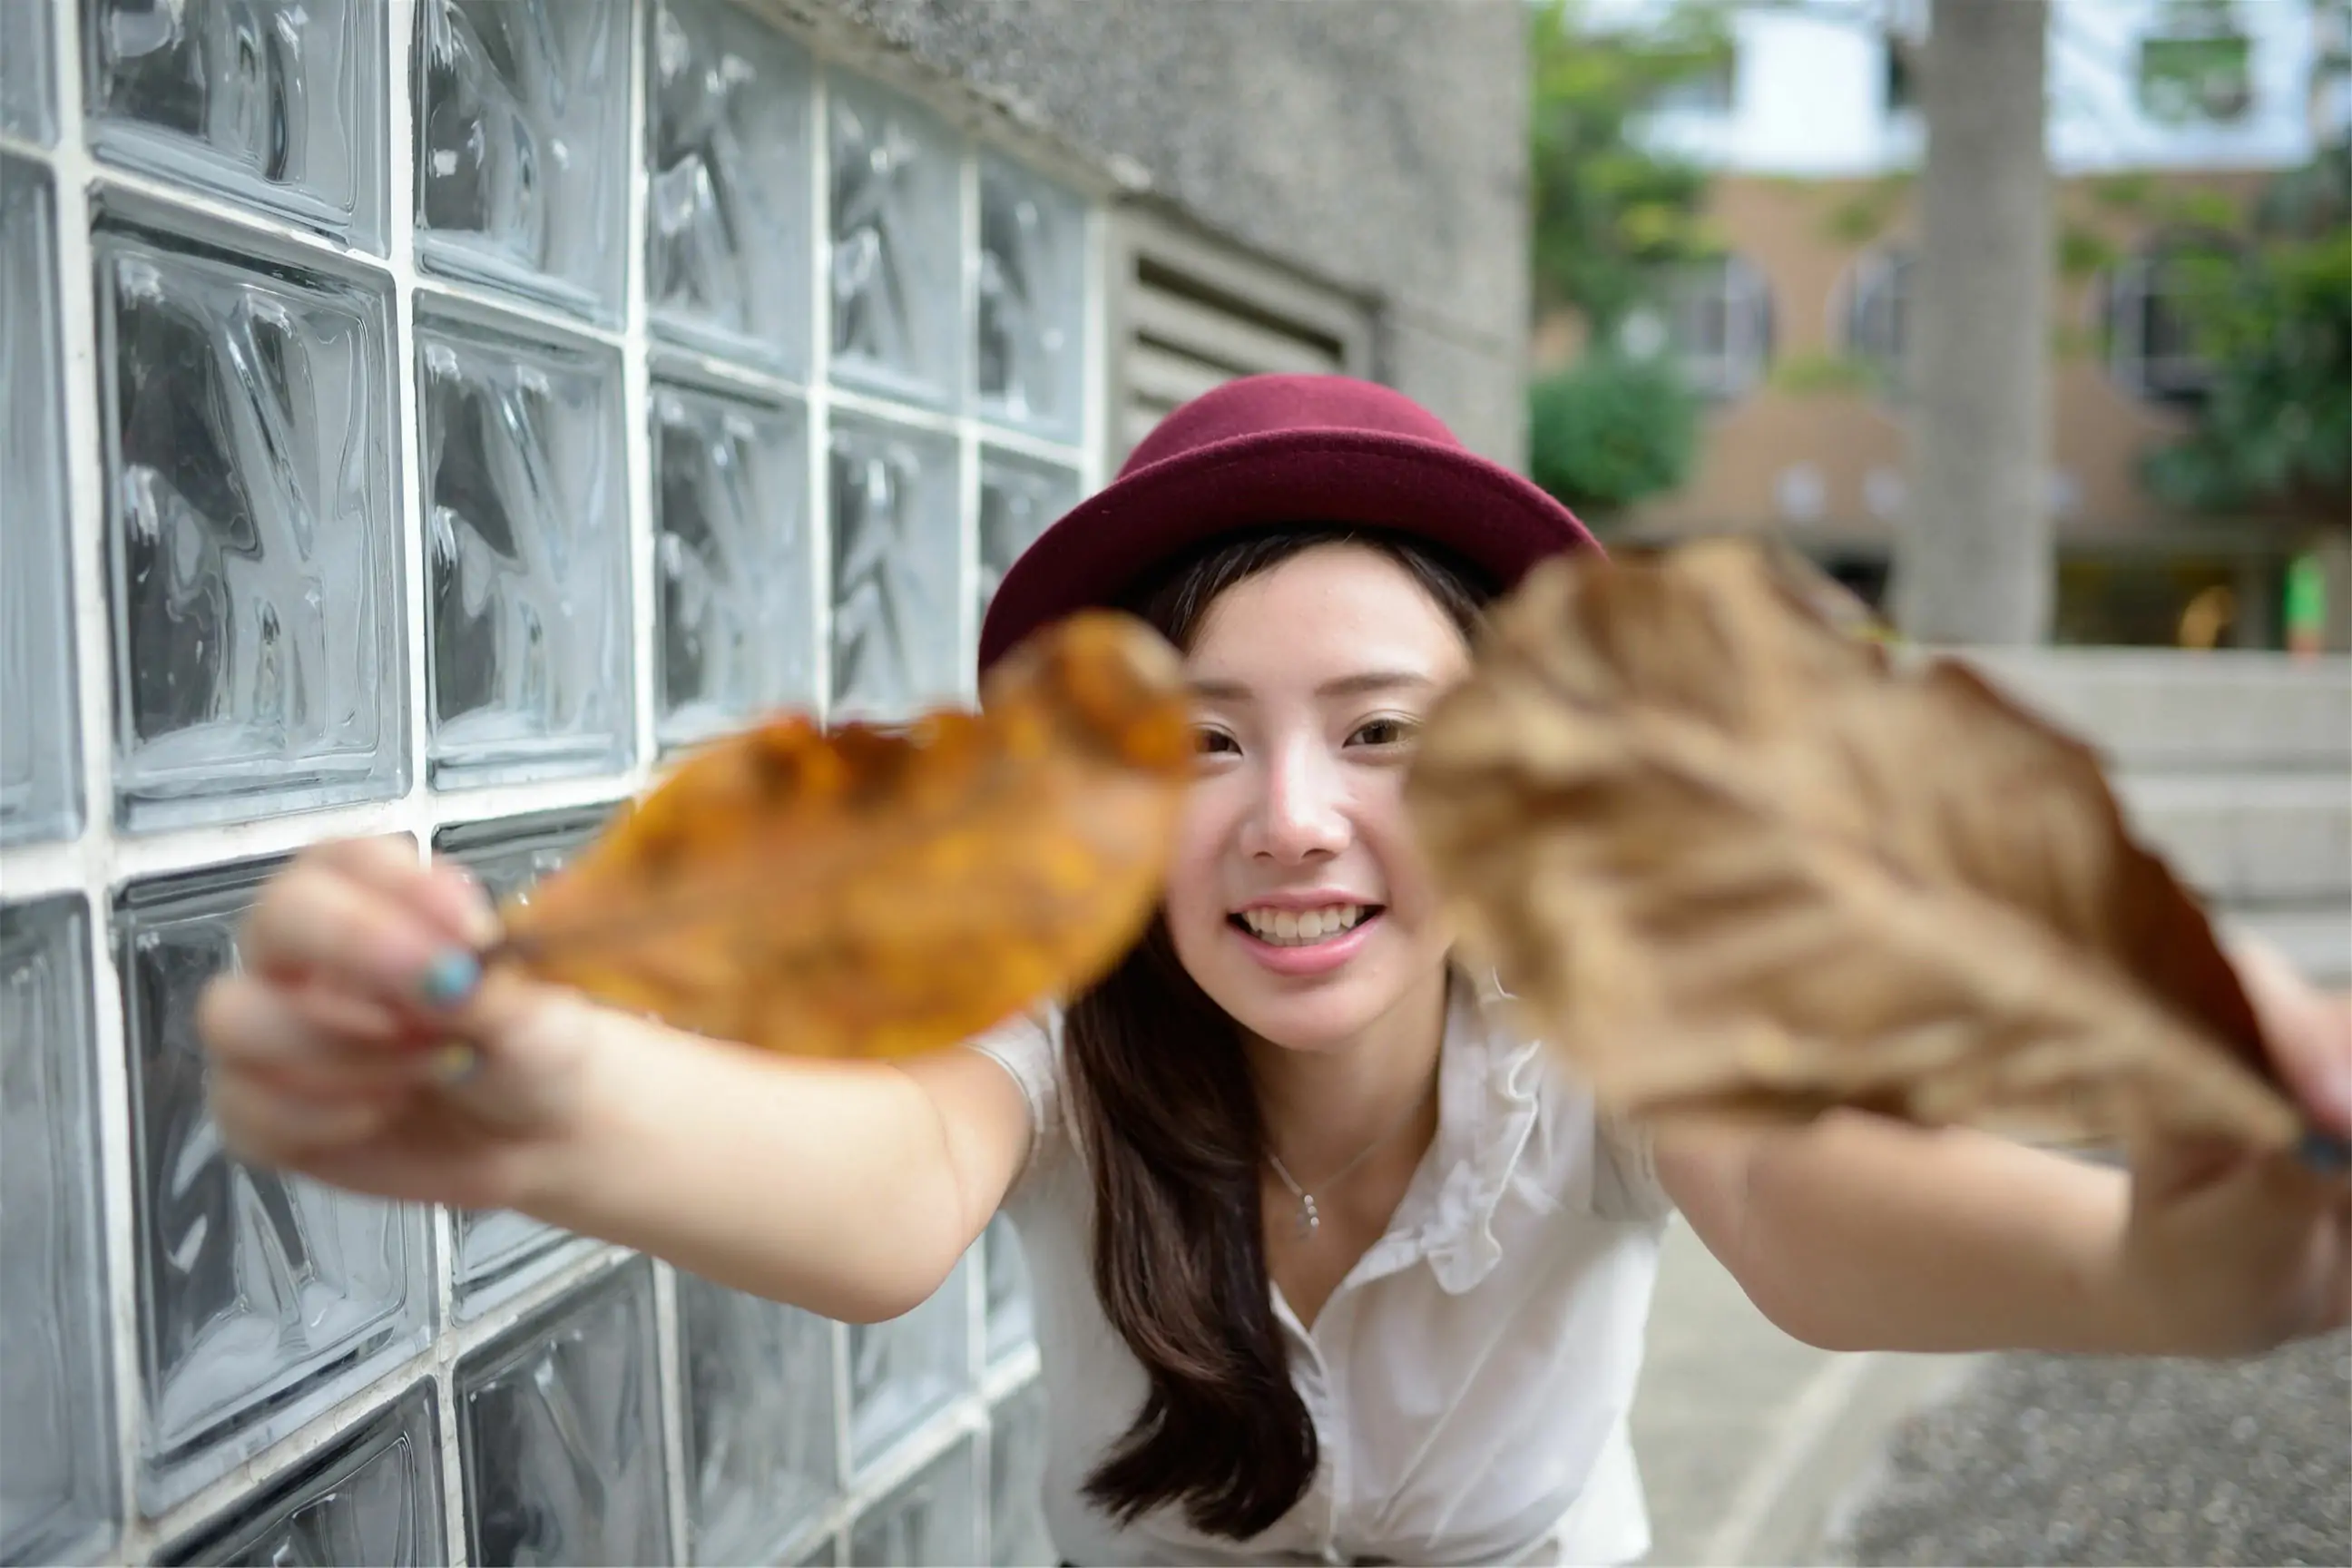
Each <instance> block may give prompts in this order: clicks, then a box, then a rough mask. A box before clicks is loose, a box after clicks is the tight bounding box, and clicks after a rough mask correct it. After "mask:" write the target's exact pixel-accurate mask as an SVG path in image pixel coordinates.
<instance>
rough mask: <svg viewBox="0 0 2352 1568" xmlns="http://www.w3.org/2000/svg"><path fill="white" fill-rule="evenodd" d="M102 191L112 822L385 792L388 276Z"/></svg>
mask: <svg viewBox="0 0 2352 1568" xmlns="http://www.w3.org/2000/svg"><path fill="white" fill-rule="evenodd" d="M108 200H109V205H110V207H111V208H113V209H114V210H112V211H110V213H109V215H108V216H106V217H105V218H104V219H103V220H102V221H101V222H100V225H99V226H98V228H97V231H96V233H95V234H94V235H93V236H92V239H91V244H92V246H93V247H94V249H95V250H96V252H97V270H98V296H99V299H98V306H99V308H98V320H99V328H98V330H99V355H98V370H99V377H100V394H101V396H100V407H101V411H102V415H103V419H104V425H105V430H104V437H105V455H106V504H107V524H108V529H109V531H110V539H111V549H110V562H111V568H112V574H113V582H112V589H113V593H112V599H113V605H112V608H113V620H114V648H115V666H116V669H115V678H114V679H115V683H116V686H115V700H114V710H115V737H114V750H115V763H114V777H115V796H116V800H115V806H116V813H117V816H119V817H120V818H121V821H122V822H123V823H124V824H125V825H126V826H131V827H132V828H140V829H145V828H157V827H166V826H173V827H176V826H185V825H187V824H189V823H193V822H216V821H228V820H237V819H244V818H250V817H259V816H273V815H276V814H278V813H281V812H286V811H292V810H300V809H307V808H310V807H314V806H320V805H329V804H335V803H341V802H346V801H353V800H375V799H383V798H385V797H387V796H392V795H398V794H399V793H400V792H401V791H402V790H403V789H404V788H405V787H406V784H407V777H408V745H407V735H406V730H407V723H406V721H407V711H408V705H407V701H406V700H405V698H404V695H403V688H404V680H403V670H404V661H403V659H402V658H401V652H400V634H401V626H402V624H403V614H402V609H401V604H402V600H401V593H402V590H401V542H400V524H399V508H400V496H399V489H398V484H397V470H398V463H397V459H396V458H395V456H394V437H393V427H392V410H393V386H392V374H391V372H392V358H391V332H392V298H391V290H390V289H389V287H388V286H387V285H386V284H385V283H384V282H383V279H381V278H380V277H376V276H373V275H363V274H359V273H344V272H341V271H339V270H335V269H332V268H329V267H326V266H323V265H321V264H320V262H319V261H318V260H317V259H316V258H309V257H298V256H297V255H295V254H294V253H292V252H290V251H279V250H277V249H275V248H274V247H271V246H269V245H268V243H267V242H265V241H262V240H260V239H257V238H255V237H236V239H235V240H234V243H235V244H236V247H237V248H238V250H239V252H241V254H234V255H233V254H231V253H230V252H229V250H228V249H227V248H226V244H227V243H229V237H228V236H226V234H225V233H224V232H223V231H221V230H218V229H215V228H213V227H210V226H197V227H192V228H190V229H187V230H184V231H180V232H172V231H166V230H164V229H163V228H162V227H160V226H148V225H147V224H146V223H145V222H143V221H142V219H141V218H140V217H139V216H137V215H141V214H152V213H156V212H158V211H160V209H157V208H154V207H152V206H151V205H147V204H144V203H140V202H134V201H131V200H128V199H126V200H123V201H121V203H120V204H119V205H118V204H117V203H116V202H115V201H114V199H113V198H108ZM174 221H175V222H176V221H177V220H174ZM189 221H190V222H191V223H192V224H193V223H194V220H189Z"/></svg>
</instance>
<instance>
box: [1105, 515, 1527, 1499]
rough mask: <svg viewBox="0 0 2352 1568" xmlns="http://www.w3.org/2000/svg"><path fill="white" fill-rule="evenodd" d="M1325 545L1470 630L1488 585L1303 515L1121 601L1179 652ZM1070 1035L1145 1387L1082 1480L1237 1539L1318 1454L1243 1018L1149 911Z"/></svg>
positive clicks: (1395, 544) (1196, 559)
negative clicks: (1298, 1363) (1392, 566)
mask: <svg viewBox="0 0 2352 1568" xmlns="http://www.w3.org/2000/svg"><path fill="white" fill-rule="evenodd" d="M1332 543H1358V544H1362V545H1366V546H1369V547H1370V548H1372V549H1375V550H1378V551H1380V552H1382V553H1384V554H1386V555H1388V556H1389V557H1391V559H1393V560H1394V561H1396V562H1397V563H1399V564H1400V565H1402V567H1403V568H1404V569H1405V570H1406V571H1407V572H1408V573H1410V574H1412V577H1413V579H1414V581H1416V582H1417V583H1419V584H1421V586H1422V587H1423V589H1424V590H1425V591H1426V592H1427V593H1428V594H1429V595H1430V597H1431V598H1432V599H1433V600H1434V601H1435V602H1436V603H1437V604H1438V605H1440V606H1441V607H1442V608H1444V610H1445V612H1446V613H1447V615H1448V616H1451V617H1452V618H1453V619H1454V623H1455V624H1456V625H1457V626H1461V627H1462V628H1463V629H1464V630H1465V633H1466V632H1467V631H1468V629H1469V627H1470V625H1471V623H1472V622H1473V621H1474V620H1475V617H1476V616H1477V613H1478V610H1479V608H1480V606H1481V605H1483V603H1484V602H1485V601H1486V599H1487V598H1488V597H1489V596H1491V593H1492V589H1491V586H1490V585H1489V584H1486V583H1485V582H1484V581H1483V580H1482V579H1481V578H1480V577H1479V576H1478V575H1477V574H1475V573H1474V572H1472V571H1471V570H1470V569H1469V568H1467V567H1466V566H1465V565H1463V564H1461V563H1457V562H1454V561H1453V560H1451V559H1450V558H1448V557H1446V556H1444V554H1442V553H1441V552H1438V551H1436V550H1435V549H1433V548H1431V547H1428V546H1425V545H1423V544H1421V543H1420V542H1417V541H1410V542H1409V541H1406V540H1404V539H1402V538H1400V537H1398V536H1395V535H1391V534H1381V533H1367V532H1362V531H1353V530H1349V529H1344V528H1333V527H1325V526H1307V527H1292V528H1284V529H1275V530H1269V531H1264V532H1257V533H1251V534H1245V535H1242V536H1239V537H1237V538H1229V539H1227V540H1226V541H1223V542H1219V543H1216V544H1213V545H1211V546H1209V547H1208V548H1207V549H1205V550H1203V551H1202V552H1198V553H1195V554H1194V555H1192V556H1191V557H1189V558H1187V559H1185V560H1182V561H1180V562H1179V563H1176V564H1175V565H1174V566H1173V567H1172V568H1171V570H1169V571H1167V572H1165V573H1163V574H1160V576H1159V577H1158V578H1157V579H1156V580H1155V581H1154V582H1153V583H1152V584H1150V585H1149V586H1147V587H1146V588H1145V589H1144V590H1143V591H1141V592H1140V593H1139V594H1137V595H1133V596H1132V597H1131V598H1130V601H1129V604H1128V605H1127V606H1126V607H1128V608H1129V609H1131V610H1133V611H1134V612H1135V613H1137V614H1138V615H1139V616H1142V618H1144V619H1145V620H1147V621H1149V622H1150V623H1151V624H1152V625H1153V626H1156V627H1158V628H1159V630H1160V634H1161V635H1162V636H1164V637H1167V638H1168V639H1169V640H1170V641H1171V642H1173V643H1174V644H1175V645H1176V646H1177V647H1180V648H1188V647H1190V646H1191V644H1192V640H1193V638H1194V637H1196V636H1197V635H1198V634H1199V631H1200V626H1201V622H1202V617H1203V616H1205V615H1206V614H1207V613H1208V609H1209V606H1210V605H1212V604H1213V603H1215V601H1216V599H1217V596H1218V595H1221V594H1223V592H1224V591H1225V590H1226V589H1228V588H1231V587H1233V586H1234V584H1238V583H1241V582H1243V581H1244V580H1245V579H1247V578H1250V577H1254V576H1255V575H1257V574H1259V573H1261V572H1264V571H1266V570H1267V569H1268V568H1270V567H1273V566H1276V565H1277V564H1279V563H1282V562H1284V561H1286V560H1288V559H1289V558H1290V557H1291V556H1293V555H1296V554H1297V553H1299V552H1301V551H1304V550H1307V549H1308V548H1310V547H1312V546H1315V545H1318V544H1332ZM1064 1038H1065V1047H1066V1053H1067V1068H1066V1070H1067V1075H1068V1089H1067V1092H1068V1101H1069V1108H1070V1113H1071V1116H1072V1118H1073V1119H1074V1128H1075V1131H1076V1136H1077V1141H1078V1144H1079V1146H1080V1148H1081V1149H1083V1150H1084V1151H1085V1152H1086V1157H1087V1165H1088V1168H1089V1171H1090V1173H1091V1176H1092V1179H1093V1182H1094V1191H1095V1221H1094V1272H1095V1291H1096V1293H1097V1296H1099V1297H1100V1299H1101V1300H1102V1307H1103V1313H1104V1315H1105V1316H1106V1317H1107V1318H1108V1319H1109V1321H1110V1324H1111V1327H1112V1328H1114V1329H1116V1330H1117V1331H1118V1334H1119V1337H1120V1338H1121V1339H1123V1340H1125V1341H1126V1342H1127V1347H1128V1349H1129V1351H1131V1352H1134V1355H1135V1358H1136V1359H1137V1360H1138V1361H1139V1362H1140V1363H1142V1364H1143V1370H1144V1373H1145V1375H1146V1376H1147V1377H1148V1378H1149V1379H1150V1392H1149V1394H1147V1395H1146V1397H1145V1399H1144V1403H1143V1409H1142V1412H1141V1413H1140V1414H1139V1415H1138V1416H1137V1417H1136V1420H1135V1425H1134V1426H1131V1427H1129V1430H1128V1432H1127V1435H1126V1436H1124V1437H1122V1438H1120V1439H1119V1441H1118V1445H1117V1446H1116V1447H1113V1448H1112V1450H1111V1452H1110V1454H1109V1456H1108V1458H1105V1459H1104V1460H1103V1461H1102V1463H1101V1464H1100V1465H1098V1466H1097V1467H1096V1468H1095V1470H1094V1472H1093V1473H1092V1474H1091V1475H1089V1476H1088V1477H1087V1497H1088V1498H1090V1499H1091V1500H1093V1501H1094V1502H1095V1503H1096V1504H1097V1506H1099V1507H1101V1508H1103V1509H1104V1510H1107V1511H1108V1512H1109V1513H1110V1514H1111V1515H1112V1516H1113V1517H1114V1518H1116V1519H1118V1521H1120V1522H1122V1523H1131V1522H1132V1521H1134V1520H1135V1519H1136V1518H1137V1517H1138V1516H1139V1515H1141V1514H1143V1513H1145V1512H1147V1511H1148V1510H1151V1509H1153V1508H1157V1507H1160V1506H1161V1505H1163V1504H1168V1503H1176V1504H1180V1505H1181V1507H1182V1508H1183V1510H1184V1515H1185V1517H1186V1518H1187V1519H1188V1520H1189V1521H1191V1522H1192V1526H1193V1528H1195V1529H1197V1530H1202V1531H1209V1532H1212V1533H1214V1534H1218V1535H1223V1536H1227V1537H1231V1538H1232V1539H1234V1540H1244V1539H1246V1538H1248V1537H1250V1536H1253V1535H1255V1534H1257V1533H1259V1532H1260V1531H1265V1530H1266V1529H1268V1528H1269V1527H1271V1526H1272V1525H1273V1524H1274V1523H1275V1522H1276V1521H1277V1520H1279V1519H1281V1518H1282V1516H1283V1515H1284V1514H1286V1513H1287V1512H1289V1511H1290V1510H1291V1509H1292V1508H1293V1507H1294V1506H1295V1505H1296V1504H1297V1501H1298V1500H1299V1499H1300V1498H1301V1497H1302V1496H1304V1495H1305V1494H1306V1491H1307V1487H1308V1486H1309V1485H1310V1484H1311V1483H1312V1482H1313V1480H1314V1479H1315V1470H1316V1467H1317V1465H1318V1462H1319V1454H1318V1447H1317V1444H1316V1439H1315V1426H1314V1422H1313V1421H1312V1420H1311V1419H1310V1418H1309V1417H1308V1415H1307V1406H1306V1404H1305V1402H1304V1401H1302V1400H1301V1399H1300V1398H1299V1396H1298V1391H1297V1388H1296V1387H1295V1386H1294V1385H1293V1384H1292V1383H1291V1381H1290V1367H1289V1362H1288V1358H1287V1357H1286V1354H1285V1353H1284V1350H1283V1344H1282V1338H1281V1331H1280V1329H1279V1327H1278V1326H1277V1324H1276V1321H1275V1316H1274V1303H1273V1300H1272V1292H1271V1289H1269V1287H1268V1284H1267V1280H1266V1268H1265V1234H1264V1231H1263V1230H1262V1229H1261V1225H1262V1220H1261V1217H1260V1215H1259V1211H1258V1180H1259V1177H1258V1169H1259V1164H1260V1162H1261V1161H1262V1160H1263V1159H1264V1158H1265V1128H1264V1125H1263V1124H1262V1122H1261V1121H1260V1120H1259V1116H1258V1103H1257V1095H1256V1092H1255V1089H1254V1088H1253V1086H1252V1084H1251V1081H1250V1073H1249V1065H1248V1061H1247V1058H1245V1057H1244V1055H1243V1052H1242V1042H1241V1037H1240V1033H1239V1030H1238V1028H1237V1027H1236V1026H1235V1025H1234V1021H1233V1019H1232V1018H1230V1017H1228V1016H1226V1015H1225V1013H1224V1012H1223V1009H1221V1008H1220V1007H1218V1005H1216V1004H1215V1003H1214V1002H1212V1001H1211V1000H1210V999H1209V997H1208V995H1207V994H1205V993H1204V992H1202V989H1201V988H1200V986H1199V985H1197V984H1194V983H1193V980H1192V976H1191V975H1190V974H1187V973H1185V972H1184V966H1183V965H1182V964H1181V963H1179V962H1178V961H1177V957H1176V950H1175V948H1174V946H1173V944H1172V943H1171V941H1170V939H1169V935H1168V930H1167V926H1166V924H1165V923H1164V922H1163V921H1160V920H1158V919H1155V920H1154V921H1152V923H1151V927H1150V931H1148V932H1147V933H1146V934H1145V936H1144V938H1143V940H1142V941H1141V942H1139V943H1138V944H1137V945H1136V947H1135V948H1134V949H1133V951H1131V952H1129V954H1128V955H1127V957H1126V958H1125V960H1123V961H1122V962H1121V963H1119V965H1118V967H1117V968H1116V969H1114V970H1113V971H1111V973H1109V974H1108V975H1107V976H1105V977H1104V978H1103V980H1102V981H1101V982H1100V983H1099V984H1097V985H1095V986H1094V987H1093V988H1092V989H1090V990H1088V991H1087V992H1085V993H1083V994H1080V995H1079V996H1077V997H1076V999H1075V1000H1074V1001H1073V1002H1072V1003H1071V1005H1070V1006H1069V1008H1068V1010H1067V1013H1066V1017H1065V1020H1064Z"/></svg>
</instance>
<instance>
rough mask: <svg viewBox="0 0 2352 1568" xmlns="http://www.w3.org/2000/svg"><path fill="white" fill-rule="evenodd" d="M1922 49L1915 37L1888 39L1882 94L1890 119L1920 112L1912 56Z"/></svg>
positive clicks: (1917, 77)
mask: <svg viewBox="0 0 2352 1568" xmlns="http://www.w3.org/2000/svg"><path fill="white" fill-rule="evenodd" d="M1919 47H1920V40H1919V39H1917V38H1915V37H1890V38H1888V39H1887V40H1886V69H1885V82H1884V84H1883V87H1882V91H1883V93H1884V95H1885V101H1886V113H1887V115H1888V117H1889V118H1894V117H1895V116H1898V115H1909V114H1916V113H1918V112H1919V72H1918V69H1917V68H1916V67H1915V66H1914V65H1913V64H1912V57H1913V55H1914V54H1915V53H1916V51H1917V50H1918V48H1919Z"/></svg>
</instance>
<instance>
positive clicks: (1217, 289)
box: [1114, 217, 1370, 458]
mask: <svg viewBox="0 0 2352 1568" xmlns="http://www.w3.org/2000/svg"><path fill="white" fill-rule="evenodd" d="M1122 227H1123V230H1124V237H1125V238H1126V240H1127V242H1128V243H1127V247H1126V278H1125V279H1124V281H1125V283H1126V285H1127V286H1126V288H1125V289H1123V290H1121V291H1120V297H1119V299H1118V306H1117V308H1118V309H1119V310H1121V312H1122V315H1123V318H1124V319H1123V321H1122V323H1121V325H1122V328H1123V331H1124V337H1123V340H1122V341H1123V344H1124V352H1123V353H1122V354H1121V355H1120V362H1119V367H1118V368H1119V376H1120V380H1121V383H1122V384H1121V386H1120V388H1119V389H1118V401H1117V402H1116V404H1115V405H1114V406H1115V407H1116V408H1117V409H1118V419H1119V424H1118V430H1117V432H1116V437H1117V445H1118V451H1117V452H1116V453H1115V454H1114V457H1115V458H1122V457H1124V456H1125V455H1126V453H1127V452H1129V451H1130V450H1132V449H1133V448H1134V446H1135V444H1136V443H1137V442H1138V441H1140V440H1142V439H1143V437H1145V436H1146V435H1148V434H1150V430H1151V427H1152V426H1155V425H1157V424H1159V423H1160V420H1161V419H1163V418H1165V417H1166V416H1167V415H1168V413H1169V411H1170V410H1171V409H1173V408H1175V407H1176V406H1177V405H1180V404H1181V403H1184V402H1187V401H1189V400H1190V399H1192V398H1194V397H1197V396H1199V395H1201V394H1202V393H1203V392H1206V391H1207V390H1209V388H1211V387H1213V386H1215V385H1217V384H1219V383H1220V382H1225V381H1230V380H1232V379H1233V378H1234V377H1235V376H1240V375H1258V374H1265V373H1268V372H1276V371H1288V372H1305V373H1318V372H1333V371H1338V372H1347V373H1350V374H1362V373H1363V370H1364V365H1365V361H1366V358H1367V351H1368V347H1369V343H1370V327H1369V321H1368V320H1367V317H1366V315H1365V312H1364V311H1363V310H1362V309H1361V307H1360V306H1359V305H1358V304H1357V303H1356V302H1355V301H1353V300H1350V299H1349V297H1348V296H1347V295H1345V294H1342V293H1340V292H1339V291H1337V290H1334V289H1328V288H1325V287H1323V286H1321V285H1318V284H1316V283H1313V282H1311V281H1308V280H1307V279H1302V278H1300V277H1298V276H1297V274H1294V273H1290V272H1287V271H1285V270H1282V269H1279V268H1275V267H1272V266H1270V265H1268V264H1266V263H1264V262H1261V261H1257V260H1255V259H1254V258H1246V257H1243V256H1240V255H1238V254H1236V253H1234V252H1233V251H1230V250H1227V249H1224V248H1223V247H1215V246H1213V245H1211V244H1210V243H1208V242H1206V241H1204V240H1202V239H1200V238H1199V237H1195V236H1192V235H1189V234H1181V233H1179V232H1176V231H1173V230H1171V229H1170V228H1168V227H1167V226H1164V225H1161V224H1160V223H1157V222H1155V221H1152V220H1149V219H1139V218H1134V217H1130V218H1129V219H1128V220H1127V221H1126V222H1125V224H1124V225H1123V226H1122Z"/></svg>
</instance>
